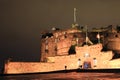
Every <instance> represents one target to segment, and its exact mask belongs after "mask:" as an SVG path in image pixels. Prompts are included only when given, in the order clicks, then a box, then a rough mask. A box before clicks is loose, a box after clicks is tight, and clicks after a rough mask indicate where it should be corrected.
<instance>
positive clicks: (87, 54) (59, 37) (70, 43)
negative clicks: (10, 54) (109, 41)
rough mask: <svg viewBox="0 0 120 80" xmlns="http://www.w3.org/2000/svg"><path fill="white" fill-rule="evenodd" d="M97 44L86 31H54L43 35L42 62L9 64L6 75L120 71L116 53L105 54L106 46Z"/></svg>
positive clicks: (7, 63)
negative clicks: (60, 71) (72, 71)
mask: <svg viewBox="0 0 120 80" xmlns="http://www.w3.org/2000/svg"><path fill="white" fill-rule="evenodd" d="M100 37H101V36H100V34H99V35H98V38H96V37H94V38H96V39H97V40H98V42H97V43H96V44H94V43H93V42H92V41H91V40H90V39H89V38H88V33H87V32H86V31H84V29H83V28H81V29H78V28H77V27H73V28H70V29H66V30H59V29H56V28H53V29H52V31H51V32H49V33H45V34H43V35H42V36H41V58H40V62H11V61H9V60H8V61H7V62H6V63H5V69H4V74H23V73H37V72H51V71H59V70H65V69H67V70H71V69H77V68H81V69H113V68H120V63H119V61H120V58H118V59H112V58H113V55H114V54H113V52H112V51H102V49H103V45H102V44H101V43H100V42H99V40H100Z"/></svg>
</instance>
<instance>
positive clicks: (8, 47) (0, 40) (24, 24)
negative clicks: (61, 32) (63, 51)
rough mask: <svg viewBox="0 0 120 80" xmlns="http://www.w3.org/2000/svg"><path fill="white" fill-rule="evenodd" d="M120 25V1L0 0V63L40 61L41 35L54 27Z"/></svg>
mask: <svg viewBox="0 0 120 80" xmlns="http://www.w3.org/2000/svg"><path fill="white" fill-rule="evenodd" d="M74 8H77V23H79V24H80V25H88V28H91V27H105V26H108V25H110V24H112V25H120V0H0V63H3V61H4V60H6V59H8V58H9V57H11V58H12V60H13V61H39V58H40V35H41V32H43V31H46V30H50V29H51V28H52V27H58V28H61V29H64V28H65V29H66V28H71V24H72V23H73V9H74Z"/></svg>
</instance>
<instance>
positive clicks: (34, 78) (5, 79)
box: [0, 72, 120, 80]
mask: <svg viewBox="0 0 120 80" xmlns="http://www.w3.org/2000/svg"><path fill="white" fill-rule="evenodd" d="M0 80H120V73H97V72H94V73H91V72H79V73H77V72H68V73H47V74H31V75H11V76H0Z"/></svg>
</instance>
